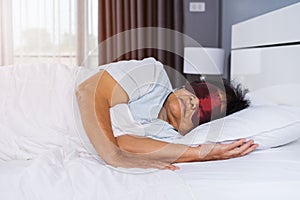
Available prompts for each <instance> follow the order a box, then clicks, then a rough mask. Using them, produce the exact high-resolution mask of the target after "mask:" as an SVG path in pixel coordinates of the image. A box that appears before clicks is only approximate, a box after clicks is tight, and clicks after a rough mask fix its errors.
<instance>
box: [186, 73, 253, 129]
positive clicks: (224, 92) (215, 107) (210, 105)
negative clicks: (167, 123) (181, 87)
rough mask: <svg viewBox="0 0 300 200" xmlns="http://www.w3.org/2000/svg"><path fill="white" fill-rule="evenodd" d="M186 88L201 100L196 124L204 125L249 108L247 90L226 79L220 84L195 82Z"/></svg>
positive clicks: (196, 115)
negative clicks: (246, 96)
mask: <svg viewBox="0 0 300 200" xmlns="http://www.w3.org/2000/svg"><path fill="white" fill-rule="evenodd" d="M185 88H186V90H188V91H189V92H191V93H193V94H195V96H197V98H198V99H199V112H198V113H195V115H194V116H193V121H194V123H195V124H203V123H206V122H209V121H211V120H214V119H218V118H220V117H224V116H226V115H229V114H232V113H235V112H237V111H240V110H242V109H244V108H247V107H248V106H249V101H248V100H247V99H245V94H246V93H247V90H243V89H242V87H241V85H240V84H239V85H237V86H234V85H233V84H232V83H230V82H229V81H227V80H225V79H223V80H222V81H220V82H217V81H214V82H213V81H210V82H205V81H194V82H192V83H191V84H187V85H186V86H185ZM197 122H198V123H197Z"/></svg>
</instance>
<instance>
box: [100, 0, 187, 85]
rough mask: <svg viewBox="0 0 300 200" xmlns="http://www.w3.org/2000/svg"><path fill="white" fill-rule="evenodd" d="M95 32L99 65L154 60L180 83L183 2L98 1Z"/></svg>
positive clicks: (176, 83)
mask: <svg viewBox="0 0 300 200" xmlns="http://www.w3.org/2000/svg"><path fill="white" fill-rule="evenodd" d="M98 29H99V64H100V65H101V64H106V63H110V62H114V61H119V60H124V59H125V60H129V59H143V58H145V57H154V58H156V59H157V60H159V61H161V62H162V63H163V64H164V65H165V66H168V67H166V69H167V72H168V74H169V76H170V79H171V82H172V84H173V86H177V85H180V84H181V82H182V81H181V80H179V79H182V78H180V77H179V76H180V75H178V73H179V74H181V73H182V66H183V58H182V55H183V47H184V45H183V37H182V35H181V33H182V32H183V0H99V28H98ZM169 67H170V68H169Z"/></svg>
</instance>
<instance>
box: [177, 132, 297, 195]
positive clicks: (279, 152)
mask: <svg viewBox="0 0 300 200" xmlns="http://www.w3.org/2000/svg"><path fill="white" fill-rule="evenodd" d="M299 134H300V130H299ZM178 166H180V167H181V170H179V171H177V172H176V173H177V174H179V175H180V176H181V177H182V179H183V180H184V181H185V182H186V183H187V184H188V185H190V187H191V189H192V191H193V193H194V195H195V199H197V200H198V199H201V200H206V199H209V200H214V199H216V200H217V199H218V200H220V199H226V200H227V199H230V200H235V199H236V200H240V199H243V200H248V199H249V200H253V199H255V200H259V199H272V200H277V199H278V200H279V199H280V200H281V199H289V200H299V199H300V190H299V189H300V140H297V141H295V142H292V143H290V144H288V145H285V146H282V147H277V148H271V149H265V150H257V151H255V152H253V153H251V154H249V155H247V156H245V157H241V158H235V159H230V160H223V161H209V162H202V163H183V164H179V165H178Z"/></svg>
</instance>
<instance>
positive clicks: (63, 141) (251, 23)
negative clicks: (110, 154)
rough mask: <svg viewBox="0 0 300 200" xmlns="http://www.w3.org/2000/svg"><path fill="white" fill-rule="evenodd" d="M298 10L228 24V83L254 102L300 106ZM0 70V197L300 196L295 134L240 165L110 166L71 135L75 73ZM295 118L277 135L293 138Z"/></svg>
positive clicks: (299, 144)
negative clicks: (242, 87) (236, 84)
mask: <svg viewBox="0 0 300 200" xmlns="http://www.w3.org/2000/svg"><path fill="white" fill-rule="evenodd" d="M299 11H300V3H298V4H295V5H292V6H289V7H286V8H283V9H280V10H277V11H274V12H271V13H268V14H265V15H262V16H259V17H257V18H254V19H250V20H248V21H245V22H242V23H239V24H236V25H234V26H233V35H232V61H231V62H232V65H231V78H232V79H234V80H236V81H238V82H241V83H242V84H243V85H245V86H246V87H248V88H249V89H250V91H251V95H250V97H249V98H251V99H252V100H253V103H254V104H257V105H268V106H273V108H274V105H275V106H277V105H278V106H279V105H284V106H294V107H293V108H295V109H296V108H297V107H299V106H300V94H299V92H297V91H299V84H300V79H299V78H298V77H297V74H299V72H300V68H299V64H300V58H299V56H298V55H299V54H300V45H299V42H300V27H299V26H297V24H298V22H299V21H300V15H299V14H298V13H299ZM270 21H271V22H274V21H276V22H277V23H271V22H270ZM287 22H288V23H287ZM295 24H296V25H295ZM282 30H290V31H282ZM271 36H272V37H271ZM283 65H284V66H285V67H282V66H283ZM24 67H26V68H32V70H31V72H32V71H34V72H37V73H39V76H35V74H34V73H30V74H26V73H28V70H27V71H26V70H25V71H24V69H25V68H24ZM40 70H41V71H40ZM0 72H1V73H0V90H1V91H6V92H5V93H3V92H2V93H0V110H1V113H0V134H1V137H0V139H1V140H0V199H5V200H10V199H30V200H34V199H76V200H77V199H78V200H79V199H130V200H132V199H149V200H150V199H210V200H213V199H241V198H242V199H271V198H272V199H273V200H275V199H282V198H288V199H300V192H299V190H298V188H299V186H300V156H299V153H300V140H297V139H296V137H288V138H289V139H288V140H286V141H285V142H284V144H282V146H281V145H280V144H279V143H278V141H276V142H277V143H276V144H277V147H276V148H269V147H271V146H274V143H269V144H265V146H264V148H261V149H259V150H257V151H255V152H253V153H251V154H250V155H247V156H245V157H241V158H235V159H230V160H224V161H210V162H201V163H181V164H177V165H178V166H179V167H180V168H181V169H180V170H178V171H175V172H173V171H166V170H164V171H159V170H151V169H150V170H139V169H132V170H125V169H122V168H118V169H116V168H112V167H108V166H106V165H105V163H104V162H103V161H102V160H101V158H99V157H97V156H90V154H89V152H87V151H86V149H85V148H84V147H82V146H81V145H80V143H81V141H80V140H78V138H77V137H74V135H73V134H72V133H74V132H76V131H78V130H75V129H74V127H77V126H76V125H75V124H74V120H73V119H74V116H72V115H71V113H74V112H72V111H73V109H74V108H73V107H72V105H73V104H70V103H69V102H71V101H72V99H73V98H74V96H73V95H74V93H72V91H73V92H74V88H73V89H72V87H73V86H74V81H76V80H75V79H74V77H76V74H77V73H78V71H77V69H76V68H70V67H66V66H61V65H60V64H53V63H51V64H42V65H37V64H32V65H26V66H14V67H12V66H5V67H1V68H0ZM283 74H284V76H283ZM20 81H21V82H22V83H24V84H21V86H19V85H17V84H16V83H17V82H20ZM41 83H42V85H40V84H41ZM56 83H59V84H56ZM62 86H63V87H62ZM12 88H15V90H12ZM45 88H47V89H46V90H45ZM278 89H280V92H278ZM66 91H69V92H66ZM282 92H287V93H288V94H292V98H291V97H290V96H289V95H281V93H282ZM35 94H39V95H35ZM48 95H50V96H48ZM53 96H54V97H55V98H53ZM269 108H270V107H267V109H266V111H268V109H269ZM284 109H285V110H284V112H286V110H288V111H290V110H293V109H291V108H290V107H289V108H286V107H285V108H284ZM260 110H261V109H260ZM45 113H47V115H45ZM298 113H300V112H296V114H293V115H290V117H291V118H292V119H293V120H294V121H295V123H294V124H293V126H285V127H283V128H282V129H280V130H284V132H286V130H287V129H288V128H289V129H288V130H289V131H288V133H289V132H293V136H295V133H297V134H298V133H299V134H298V136H299V135H300V132H298V131H299V130H300V129H299V121H297V120H298V119H299V116H300V114H299V115H298ZM235 119H236V118H234V119H233V122H232V123H234V122H235V121H236V120H235ZM289 121H290V120H285V123H288V122H289ZM12 122H13V123H12ZM222 123H223V125H224V126H222V127H223V129H224V127H225V126H226V124H229V123H227V122H226V121H225V122H224V121H223V122H222ZM249 125H250V126H251V123H250V124H249ZM275 125H278V124H275ZM279 125H281V124H280V123H279ZM204 127H205V126H204ZM278 130H279V129H278ZM272 133H273V132H272ZM280 134H282V132H280ZM49 135H51V136H49ZM20 136H21V137H20ZM298 136H297V137H298ZM280 137H281V138H283V137H282V135H280ZM187 138H188V137H187ZM218 138H219V137H218ZM204 139H207V138H204Z"/></svg>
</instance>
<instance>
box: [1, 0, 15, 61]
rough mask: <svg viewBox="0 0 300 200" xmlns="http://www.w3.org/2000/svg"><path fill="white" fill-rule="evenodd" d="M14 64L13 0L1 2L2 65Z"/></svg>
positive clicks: (2, 0)
mask: <svg viewBox="0 0 300 200" xmlns="http://www.w3.org/2000/svg"><path fill="white" fill-rule="evenodd" d="M12 63H13V38H12V2H11V0H0V65H9V64H12Z"/></svg>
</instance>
